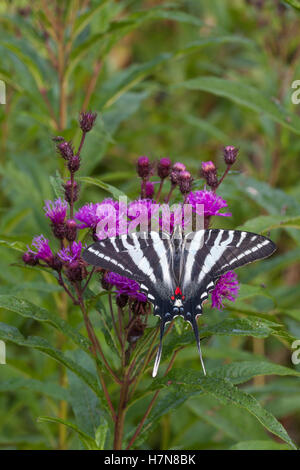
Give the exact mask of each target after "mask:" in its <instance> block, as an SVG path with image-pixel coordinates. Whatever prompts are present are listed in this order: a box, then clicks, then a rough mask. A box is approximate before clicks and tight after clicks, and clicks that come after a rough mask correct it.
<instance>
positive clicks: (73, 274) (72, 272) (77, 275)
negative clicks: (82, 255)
mask: <svg viewBox="0 0 300 470" xmlns="http://www.w3.org/2000/svg"><path fill="white" fill-rule="evenodd" d="M82 274H83V273H82V266H81V265H80V263H79V262H78V261H77V260H76V261H73V262H72V263H70V264H69V266H68V268H67V278H68V279H69V281H71V282H76V281H82V279H83V275H82Z"/></svg>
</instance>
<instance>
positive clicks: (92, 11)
mask: <svg viewBox="0 0 300 470" xmlns="http://www.w3.org/2000/svg"><path fill="white" fill-rule="evenodd" d="M108 1H109V0H102V1H100V2H99V1H98V2H97V3H96V4H95V6H93V7H91V8H89V9H88V11H87V12H86V13H84V14H82V15H80V16H79V18H77V20H76V22H75V25H74V29H73V34H72V38H73V40H74V39H75V38H76V37H77V36H78V35H79V34H80V33H81V31H83V30H84V28H86V27H87V26H88V24H89V23H90V22H91V21H92V20H93V19H94V18H95V17H96V15H97V14H98V13H100V12H101V10H102V9H103V7H104V6H105V5H106V4H107V3H108Z"/></svg>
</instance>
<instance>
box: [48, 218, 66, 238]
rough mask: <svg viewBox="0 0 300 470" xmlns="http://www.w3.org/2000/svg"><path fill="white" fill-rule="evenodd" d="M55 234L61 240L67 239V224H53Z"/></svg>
mask: <svg viewBox="0 0 300 470" xmlns="http://www.w3.org/2000/svg"><path fill="white" fill-rule="evenodd" d="M51 227H52V231H53V234H54V236H55V237H56V238H58V239H59V240H63V239H64V238H65V233H66V227H65V224H64V223H63V222H62V223H57V224H51Z"/></svg>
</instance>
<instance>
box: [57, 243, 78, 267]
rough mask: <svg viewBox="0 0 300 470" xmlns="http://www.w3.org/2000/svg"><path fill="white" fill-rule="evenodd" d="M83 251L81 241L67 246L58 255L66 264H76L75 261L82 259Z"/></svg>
mask: <svg viewBox="0 0 300 470" xmlns="http://www.w3.org/2000/svg"><path fill="white" fill-rule="evenodd" d="M81 250H82V243H81V242H80V241H79V242H78V243H77V242H73V243H72V244H71V245H70V246H67V247H66V248H62V249H61V250H60V251H59V252H58V253H57V255H58V256H59V258H60V259H61V260H62V261H63V262H65V263H69V264H70V263H74V261H77V260H78V259H79V258H80V255H81Z"/></svg>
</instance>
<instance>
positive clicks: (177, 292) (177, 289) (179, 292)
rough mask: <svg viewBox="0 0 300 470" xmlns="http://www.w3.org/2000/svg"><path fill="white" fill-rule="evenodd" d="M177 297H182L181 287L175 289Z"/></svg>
mask: <svg viewBox="0 0 300 470" xmlns="http://www.w3.org/2000/svg"><path fill="white" fill-rule="evenodd" d="M175 295H182V292H181V289H180V287H176V289H175Z"/></svg>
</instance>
